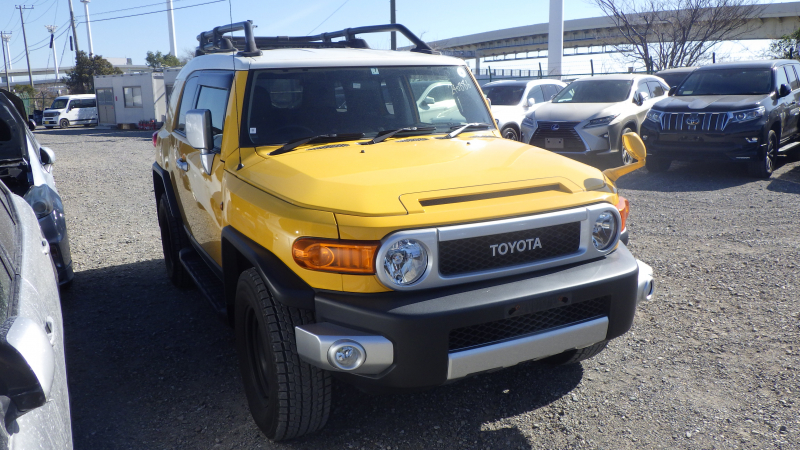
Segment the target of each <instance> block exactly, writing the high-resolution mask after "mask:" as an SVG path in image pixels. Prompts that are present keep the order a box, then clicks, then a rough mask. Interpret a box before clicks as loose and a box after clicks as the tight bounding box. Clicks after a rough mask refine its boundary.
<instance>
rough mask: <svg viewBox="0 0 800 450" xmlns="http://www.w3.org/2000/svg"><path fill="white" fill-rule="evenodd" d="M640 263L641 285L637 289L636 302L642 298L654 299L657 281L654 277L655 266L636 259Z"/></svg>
mask: <svg viewBox="0 0 800 450" xmlns="http://www.w3.org/2000/svg"><path fill="white" fill-rule="evenodd" d="M636 264H638V265H639V287H638V289H637V290H636V303H637V304H638V303H639V302H641V301H642V300H652V299H653V295H655V292H656V282H655V279H654V278H653V268H652V267H650V266H649V265H647V264H645V263H643V262H641V261H639V260H638V259H637V260H636Z"/></svg>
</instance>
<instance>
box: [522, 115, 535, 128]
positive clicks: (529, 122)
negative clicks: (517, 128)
mask: <svg viewBox="0 0 800 450" xmlns="http://www.w3.org/2000/svg"><path fill="white" fill-rule="evenodd" d="M522 124H523V125H525V126H526V127H529V128H536V120H534V119H533V117H529V116H525V118H524V119H522Z"/></svg>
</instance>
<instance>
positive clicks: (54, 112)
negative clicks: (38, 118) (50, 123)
mask: <svg viewBox="0 0 800 450" xmlns="http://www.w3.org/2000/svg"><path fill="white" fill-rule="evenodd" d="M57 115H58V111H45V112H44V114H43V116H44V117H55V116H57Z"/></svg>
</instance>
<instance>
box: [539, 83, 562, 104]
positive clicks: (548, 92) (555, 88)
mask: <svg viewBox="0 0 800 450" xmlns="http://www.w3.org/2000/svg"><path fill="white" fill-rule="evenodd" d="M542 89H543V92H544V101H546V102H549V101H550V100H552V99H553V96H554V95H556V94H558V93H559V92H561V86H559V85H557V84H546V85H544V86H542Z"/></svg>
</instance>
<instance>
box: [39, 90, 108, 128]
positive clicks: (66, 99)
mask: <svg viewBox="0 0 800 450" xmlns="http://www.w3.org/2000/svg"><path fill="white" fill-rule="evenodd" d="M42 122H43V125H44V127H45V128H53V127H55V126H59V127H61V128H67V127H68V126H70V125H83V126H85V127H88V126H90V125H97V99H96V98H95V95H94V94H80V95H63V96H61V97H56V99H55V100H53V104H52V106H50V107H49V108H47V109H45V110H44V114H43V118H42Z"/></svg>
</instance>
